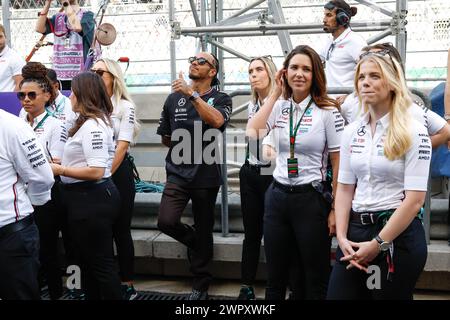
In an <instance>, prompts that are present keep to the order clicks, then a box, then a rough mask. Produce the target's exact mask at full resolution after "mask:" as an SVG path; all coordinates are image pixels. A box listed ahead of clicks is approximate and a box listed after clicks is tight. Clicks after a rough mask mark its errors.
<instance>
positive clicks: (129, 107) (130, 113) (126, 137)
mask: <svg viewBox="0 0 450 320" xmlns="http://www.w3.org/2000/svg"><path fill="white" fill-rule="evenodd" d="M120 103H121V104H122V107H123V109H124V111H123V114H122V118H121V119H120V127H119V134H118V137H117V139H116V141H127V142H130V143H132V142H133V135H134V124H135V121H136V115H135V107H134V105H133V104H132V103H130V102H128V101H126V100H120Z"/></svg>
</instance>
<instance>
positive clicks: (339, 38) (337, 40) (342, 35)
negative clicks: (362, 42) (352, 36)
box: [333, 28, 352, 43]
mask: <svg viewBox="0 0 450 320" xmlns="http://www.w3.org/2000/svg"><path fill="white" fill-rule="evenodd" d="M350 32H352V29H350V28H347V29H345V31H344V32H342V34H341V35H340V36H339V37H337V39H336V40H333V43H339V42H341V41H342V40H344V39H345V38H346V37H347V36H348V34H349V33H350Z"/></svg>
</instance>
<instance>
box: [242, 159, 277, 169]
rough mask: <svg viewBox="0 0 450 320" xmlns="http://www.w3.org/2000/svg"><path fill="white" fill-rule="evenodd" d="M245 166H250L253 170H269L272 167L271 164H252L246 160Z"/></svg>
mask: <svg viewBox="0 0 450 320" xmlns="http://www.w3.org/2000/svg"><path fill="white" fill-rule="evenodd" d="M245 165H247V166H249V167H250V168H252V169H258V170H259V169H261V168H269V167H270V165H271V164H270V162H269V163H267V164H252V163H250V162H248V160H245Z"/></svg>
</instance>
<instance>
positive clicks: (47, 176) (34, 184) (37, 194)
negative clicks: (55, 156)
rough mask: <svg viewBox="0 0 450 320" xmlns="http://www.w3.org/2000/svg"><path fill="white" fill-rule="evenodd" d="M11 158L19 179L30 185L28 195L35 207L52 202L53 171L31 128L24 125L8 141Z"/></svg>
mask: <svg viewBox="0 0 450 320" xmlns="http://www.w3.org/2000/svg"><path fill="white" fill-rule="evenodd" d="M8 140H9V143H8V153H9V158H10V159H11V161H12V162H13V165H14V169H15V170H16V171H17V174H18V175H19V177H20V178H21V179H22V180H23V181H24V182H25V183H27V184H28V187H27V194H28V197H29V198H30V201H31V203H32V204H33V205H38V206H39V205H43V204H45V203H46V202H47V201H49V200H50V190H51V188H52V186H53V183H54V178H53V172H52V169H51V167H50V165H49V163H48V161H47V159H46V157H45V154H44V152H43V150H42V147H41V146H40V144H39V143H38V142H37V138H36V135H35V134H34V132H33V130H32V129H31V127H30V126H29V125H27V124H25V123H24V124H23V126H22V127H21V128H18V130H17V131H14V132H13V133H12V134H11V135H10V138H9V139H8Z"/></svg>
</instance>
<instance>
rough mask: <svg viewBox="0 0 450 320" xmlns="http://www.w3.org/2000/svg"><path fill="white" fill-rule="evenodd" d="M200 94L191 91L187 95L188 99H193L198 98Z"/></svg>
mask: <svg viewBox="0 0 450 320" xmlns="http://www.w3.org/2000/svg"><path fill="white" fill-rule="evenodd" d="M199 97H200V94H199V93H198V92H197V91H194V92H192V94H191V96H190V97H189V100H190V101H194V100H195V99H197V98H199Z"/></svg>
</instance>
